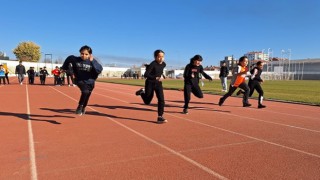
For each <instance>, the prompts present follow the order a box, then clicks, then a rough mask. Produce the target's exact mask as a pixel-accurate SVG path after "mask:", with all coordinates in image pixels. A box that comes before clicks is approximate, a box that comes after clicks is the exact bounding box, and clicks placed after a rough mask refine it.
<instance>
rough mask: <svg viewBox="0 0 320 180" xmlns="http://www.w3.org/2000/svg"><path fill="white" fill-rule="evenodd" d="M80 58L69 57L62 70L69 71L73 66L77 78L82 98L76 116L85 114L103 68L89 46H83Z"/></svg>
mask: <svg viewBox="0 0 320 180" xmlns="http://www.w3.org/2000/svg"><path fill="white" fill-rule="evenodd" d="M79 51H80V57H76V56H73V55H72V56H69V57H67V59H66V60H65V61H64V63H63V66H62V69H63V70H64V71H66V70H68V68H69V64H70V63H71V64H72V68H73V73H74V76H75V82H76V84H77V85H78V87H79V89H80V90H81V96H80V100H79V104H78V107H77V110H76V114H78V115H80V116H81V115H82V114H85V108H86V106H87V105H88V101H89V98H90V95H91V92H92V91H93V89H94V84H95V80H96V79H97V78H98V75H99V74H100V73H101V72H102V70H103V68H102V66H101V64H99V62H98V61H97V60H95V59H94V58H93V56H92V49H91V48H90V47H89V46H82V47H81V48H80V50H79Z"/></svg>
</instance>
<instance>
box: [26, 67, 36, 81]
mask: <svg viewBox="0 0 320 180" xmlns="http://www.w3.org/2000/svg"><path fill="white" fill-rule="evenodd" d="M27 74H28V80H29V84H34V76H35V74H36V73H35V72H34V68H33V67H30V68H29V69H28V71H27Z"/></svg>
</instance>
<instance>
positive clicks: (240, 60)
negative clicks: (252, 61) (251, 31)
mask: <svg viewBox="0 0 320 180" xmlns="http://www.w3.org/2000/svg"><path fill="white" fill-rule="evenodd" d="M245 58H248V57H247V56H242V57H241V58H240V59H239V63H238V64H240V63H241V62H242V61H244V59H245Z"/></svg>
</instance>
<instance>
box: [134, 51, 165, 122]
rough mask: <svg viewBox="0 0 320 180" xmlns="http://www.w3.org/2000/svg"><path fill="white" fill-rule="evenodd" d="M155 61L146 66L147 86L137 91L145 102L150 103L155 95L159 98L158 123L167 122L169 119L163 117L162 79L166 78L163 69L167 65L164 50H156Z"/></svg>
mask: <svg viewBox="0 0 320 180" xmlns="http://www.w3.org/2000/svg"><path fill="white" fill-rule="evenodd" d="M154 59H155V60H154V61H152V62H151V63H150V64H149V65H148V66H147V68H146V72H145V73H144V77H145V78H146V81H145V88H141V89H140V90H138V91H137V92H136V95H137V96H139V95H140V96H141V98H142V100H143V102H144V103H145V104H150V103H151V101H152V98H153V95H154V92H155V93H156V96H157V98H158V118H157V123H166V122H167V120H166V119H165V118H164V117H163V113H164V104H165V103H164V94H163V87H162V80H163V79H164V78H165V76H164V75H163V69H164V68H165V67H166V63H165V62H164V52H163V51H162V50H156V51H154Z"/></svg>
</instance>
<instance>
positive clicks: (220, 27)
mask: <svg viewBox="0 0 320 180" xmlns="http://www.w3.org/2000/svg"><path fill="white" fill-rule="evenodd" d="M0 2H1V29H0V51H4V52H6V54H7V55H8V56H9V57H10V58H11V59H15V56H14V55H13V53H12V50H13V49H14V48H15V47H17V45H18V44H19V43H20V42H23V41H32V42H35V43H36V44H38V45H39V46H40V47H41V51H42V52H43V53H46V54H52V55H53V59H65V58H66V57H67V56H68V55H71V54H74V55H78V54H79V52H78V50H79V48H80V47H81V46H82V45H89V46H91V47H92V49H93V54H94V56H96V57H97V58H98V59H99V60H100V61H102V62H103V63H104V64H108V63H116V64H118V65H137V66H139V65H141V64H142V63H144V62H150V61H151V60H153V51H154V50H156V49H162V50H164V51H165V53H166V57H165V59H166V61H167V65H168V66H169V67H170V66H171V67H184V66H185V65H186V64H187V63H188V62H189V59H190V58H191V57H192V56H194V55H195V54H200V55H202V57H203V58H204V61H203V65H218V64H219V61H220V60H222V59H224V57H225V56H228V55H234V57H235V58H239V57H240V56H242V55H243V54H245V53H246V52H249V51H261V50H262V49H265V51H267V49H268V48H271V50H272V51H273V56H278V57H280V56H281V50H282V49H284V50H288V49H291V59H303V58H320V1H319V0H291V1H289V0H270V1H267V0H242V1H241V0H223V1H222V0H220V1H218V0H160V1H155V0H135V1H133V0H132V1H131V0H113V1H111V0H91V1H88V0H86V1H84V0H77V1H75V0H63V1H62V0H55V1H43V0H25V1H18V0H1V1H0ZM42 59H43V57H42Z"/></svg>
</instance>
